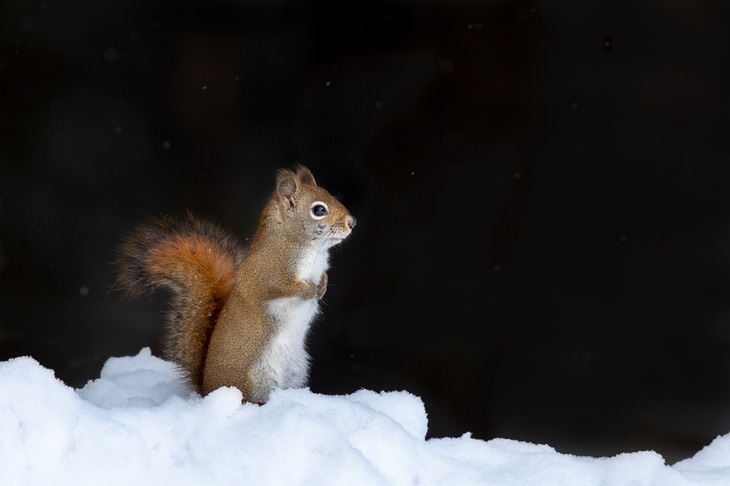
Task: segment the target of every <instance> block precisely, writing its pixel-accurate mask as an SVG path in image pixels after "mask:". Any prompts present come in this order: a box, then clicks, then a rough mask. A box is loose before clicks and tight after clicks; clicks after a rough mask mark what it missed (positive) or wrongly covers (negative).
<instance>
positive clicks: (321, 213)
mask: <svg viewBox="0 0 730 486" xmlns="http://www.w3.org/2000/svg"><path fill="white" fill-rule="evenodd" d="M309 211H310V212H311V213H312V217H313V218H314V219H322V218H324V217H325V216H327V213H328V212H329V210H328V209H327V205H326V204H325V203H323V202H321V201H316V202H314V203H312V206H311V207H310V209H309Z"/></svg>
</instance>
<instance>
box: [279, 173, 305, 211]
mask: <svg viewBox="0 0 730 486" xmlns="http://www.w3.org/2000/svg"><path fill="white" fill-rule="evenodd" d="M300 192H301V183H300V182H299V178H298V175H297V174H295V173H294V172H292V171H290V170H286V169H281V170H279V171H278V172H277V173H276V195H277V196H279V201H280V202H281V204H282V206H283V207H284V209H286V210H287V211H289V210H291V209H293V208H295V207H296V205H297V199H298V198H299V193H300Z"/></svg>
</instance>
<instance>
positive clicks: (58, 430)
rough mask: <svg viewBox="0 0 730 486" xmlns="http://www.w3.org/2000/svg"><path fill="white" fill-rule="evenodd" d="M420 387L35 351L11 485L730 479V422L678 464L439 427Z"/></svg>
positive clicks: (6, 467) (18, 386)
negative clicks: (252, 385)
mask: <svg viewBox="0 0 730 486" xmlns="http://www.w3.org/2000/svg"><path fill="white" fill-rule="evenodd" d="M427 427H428V422H427V415H426V410H425V408H424V405H423V403H422V401H421V400H420V399H419V398H418V397H416V396H414V395H411V394H409V393H406V392H391V393H376V392H372V391H367V390H362V391H359V392H357V393H354V394H352V395H347V396H325V395H317V394H314V393H311V392H310V391H309V390H306V389H297V390H281V391H276V392H274V393H273V394H272V396H271V399H270V401H269V402H268V403H267V404H265V405H252V404H245V403H244V404H242V403H241V393H240V392H239V391H238V390H237V389H235V388H221V389H219V390H216V391H215V392H213V393H211V394H209V395H208V396H206V397H200V396H198V395H197V394H195V393H192V392H190V391H189V390H188V389H187V388H186V386H185V385H184V383H183V381H182V380H181V378H180V375H179V373H178V371H177V368H176V367H175V366H174V365H173V364H171V363H168V362H166V361H163V360H161V359H158V358H156V357H154V356H152V355H151V353H150V351H149V349H143V350H142V351H141V352H140V353H139V354H138V355H137V356H132V357H123V358H111V359H109V360H108V361H107V363H106V365H105V366H104V368H103V369H102V371H101V376H100V377H99V378H98V379H96V380H93V381H91V382H89V383H88V384H87V385H86V386H85V387H83V388H82V389H79V390H74V389H73V388H69V387H68V386H66V385H65V384H63V383H62V382H61V381H60V380H58V379H56V378H55V376H54V374H53V372H52V371H51V370H48V369H46V368H44V367H42V366H41V365H40V364H38V363H37V362H36V361H35V360H33V359H32V358H16V359H12V360H9V361H5V362H0V485H3V486H10V485H36V484H37V485H45V484H53V485H66V484H73V485H86V484H93V485H99V484H104V485H115V484H119V485H131V484H134V485H137V484H144V485H147V484H150V485H152V484H154V485H159V484H175V485H188V484H190V485H193V484H195V485H199V484H213V485H215V484H256V485H279V484H287V485H290V484H293V485H296V484H307V485H311V484H317V485H335V484H337V485H343V484H344V485H348V486H355V485H361V484H362V485H371V484H373V485H380V484H393V485H415V484H419V485H441V484H449V485H452V484H453V485H472V484H482V485H520V486H530V485H540V486H549V485H561V486H568V485H580V486H590V485H625V484H626V485H628V484H630V485H661V486H673V485H730V434H728V435H726V436H723V437H718V438H717V439H716V440H715V441H713V442H712V444H710V445H708V446H707V447H705V448H704V449H703V450H701V451H700V452H698V453H697V454H696V455H695V456H694V457H692V458H690V459H687V460H684V461H682V462H679V463H677V464H675V465H674V466H668V465H666V464H665V462H664V459H663V458H662V456H660V455H659V454H657V453H655V452H638V453H627V454H620V455H618V456H615V457H610V458H592V457H578V456H572V455H567V454H560V453H558V452H556V451H555V450H554V449H553V448H551V447H549V446H547V445H535V444H529V443H525V442H518V441H514V440H508V439H494V440H490V441H482V440H477V439H474V438H472V437H470V436H469V435H468V434H467V435H464V436H462V437H459V438H447V439H429V440H426V438H425V437H426V432H427Z"/></svg>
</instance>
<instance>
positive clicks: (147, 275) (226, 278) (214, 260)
mask: <svg viewBox="0 0 730 486" xmlns="http://www.w3.org/2000/svg"><path fill="white" fill-rule="evenodd" d="M243 257H244V252H243V250H242V249H241V247H240V246H239V244H238V243H237V242H236V241H235V240H234V239H233V238H232V237H231V236H230V235H229V234H228V233H227V232H225V231H223V230H222V229H221V228H220V227H219V226H217V225H215V224H213V223H209V222H205V221H201V220H199V219H197V218H195V217H194V216H192V215H190V214H188V216H187V218H186V219H184V220H175V219H172V218H161V219H157V220H153V221H151V222H150V223H148V224H145V225H143V226H141V227H139V228H138V229H137V230H136V231H135V232H134V233H132V234H131V235H129V237H128V238H127V239H126V240H125V241H124V243H123V244H122V246H121V247H120V251H119V258H118V260H117V262H116V263H117V285H116V286H117V288H118V289H119V290H121V291H123V292H125V293H126V295H127V296H128V297H138V296H140V295H142V294H144V293H146V292H149V291H152V290H154V289H155V288H157V287H160V286H164V287H167V288H169V289H170V290H171V291H172V295H173V298H172V302H171V309H170V312H169V314H168V317H167V321H168V329H167V333H166V343H165V352H166V354H167V358H168V359H172V360H173V361H175V362H177V363H178V364H179V365H180V366H181V367H182V368H183V369H184V370H185V371H186V372H187V373H188V374H189V376H190V379H191V381H192V382H193V384H194V385H195V386H196V387H198V388H200V386H201V382H202V373H203V366H204V364H205V358H206V352H207V348H208V342H209V340H210V334H211V332H212V331H213V327H214V326H215V323H216V321H217V319H218V314H219V313H220V311H221V309H222V307H223V304H224V303H225V301H226V299H227V297H228V295H229V293H230V291H231V288H232V287H233V282H234V278H235V275H236V270H237V269H238V267H239V265H240V264H241V261H242V260H243Z"/></svg>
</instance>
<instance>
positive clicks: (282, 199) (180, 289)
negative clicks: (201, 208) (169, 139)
mask: <svg viewBox="0 0 730 486" xmlns="http://www.w3.org/2000/svg"><path fill="white" fill-rule="evenodd" d="M355 223H356V221H355V218H354V217H353V216H352V215H351V214H350V213H349V212H348V210H347V209H346V208H345V207H344V206H343V205H342V204H341V203H340V202H339V201H337V199H335V198H334V197H333V196H332V195H330V194H329V193H328V192H327V191H326V190H324V189H322V188H321V187H319V186H318V185H317V183H316V181H315V179H314V176H313V175H312V173H311V172H310V171H309V169H307V168H306V167H302V166H300V167H299V168H298V169H297V170H296V172H294V171H290V170H279V172H278V173H277V175H276V189H275V191H274V195H273V196H272V198H271V199H270V200H269V202H268V204H267V205H266V207H265V208H264V210H263V212H262V214H261V218H260V221H259V226H258V230H257V231H256V234H255V236H254V238H253V240H252V242H251V244H250V246H249V248H248V249H243V248H242V247H241V246H240V245H239V243H238V242H237V241H235V240H234V238H233V237H232V236H231V235H230V234H228V233H227V232H225V231H223V230H221V229H220V228H219V227H218V226H217V225H214V224H211V223H208V222H204V221H201V220H199V219H197V218H195V217H193V216H192V215H188V217H187V219H185V220H183V221H176V220H173V219H170V218H162V219H159V220H156V221H152V222H151V223H149V224H146V225H144V226H141V227H140V228H138V229H137V230H136V231H135V232H134V233H132V234H131V235H130V236H129V237H128V238H127V239H126V240H125V241H124V243H123V244H122V246H121V248H120V256H119V259H118V261H117V270H118V273H117V286H118V287H119V288H120V289H122V290H123V291H124V292H126V294H127V295H128V296H129V297H137V296H139V295H141V294H143V293H145V292H149V291H151V290H153V289H155V288H157V287H160V286H163V287H168V288H169V289H170V290H171V291H172V295H173V298H172V302H171V309H170V312H169V314H168V316H167V332H166V336H165V345H164V349H165V354H166V357H167V358H168V359H170V360H172V361H175V362H176V363H178V364H179V366H180V367H181V368H182V369H183V371H184V372H185V373H186V375H187V377H188V378H189V380H190V382H191V384H192V385H193V386H194V387H195V389H196V390H197V391H198V392H199V393H200V394H202V395H204V394H207V393H209V392H211V391H212V390H215V389H216V388H218V387H221V386H235V387H237V388H239V389H240V390H241V392H242V393H243V396H244V400H247V401H250V402H257V403H263V402H266V401H267V399H268V397H269V394H270V393H271V391H272V390H273V389H275V388H297V387H302V386H304V385H306V382H307V378H308V373H309V355H308V354H307V351H306V349H305V338H306V336H307V332H308V331H309V327H310V325H311V323H312V320H313V319H314V317H315V316H316V314H317V312H318V308H319V299H321V298H322V297H323V296H324V293H325V291H326V289H327V273H326V271H327V269H328V265H329V263H328V258H329V253H328V252H329V249H330V248H331V247H333V246H335V245H337V244H338V243H340V242H341V241H342V240H344V239H345V238H347V237H348V236H349V235H350V233H351V232H352V229H353V228H354V227H355Z"/></svg>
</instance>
